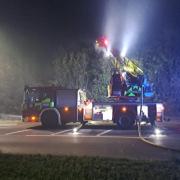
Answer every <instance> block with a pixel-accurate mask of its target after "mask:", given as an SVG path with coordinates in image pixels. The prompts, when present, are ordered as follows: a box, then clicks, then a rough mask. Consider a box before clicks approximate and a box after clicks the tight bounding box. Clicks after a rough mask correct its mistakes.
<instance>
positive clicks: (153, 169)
mask: <svg viewBox="0 0 180 180" xmlns="http://www.w3.org/2000/svg"><path fill="white" fill-rule="evenodd" d="M0 179H4V180H10V179H13V180H16V179H18V180H21V179H22V180H27V179H33V180H34V179H42V180H50V179H52V180H56V179H61V180H62V179H67V180H76V179H77V180H91V179H93V180H95V179H97V180H101V179H102V180H106V179H108V180H111V179H112V180H114V179H118V180H136V179H137V180H144V179H145V180H156V179H158V180H160V179H162V180H166V179H167V180H170V179H172V180H179V179H180V162H179V161H175V160H174V161H140V160H126V159H112V158H99V157H75V156H50V155H47V156H41V155H9V154H0Z"/></svg>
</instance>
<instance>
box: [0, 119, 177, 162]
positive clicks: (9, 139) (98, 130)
mask: <svg viewBox="0 0 180 180" xmlns="http://www.w3.org/2000/svg"><path fill="white" fill-rule="evenodd" d="M77 126H78V124H70V125H66V126H65V127H64V128H60V129H43V128H42V127H41V126H40V124H39V123H17V122H16V123H13V122H8V123H5V122H3V123H1V122H0V151H1V152H2V153H21V154H55V155H78V156H84V155H85V156H105V157H116V158H117V157H118V158H129V159H148V160H149V159H151V160H152V159H153V160H154V159H157V160H171V159H175V158H178V159H180V152H175V151H171V150H166V149H163V148H159V147H156V146H152V145H150V144H148V143H145V142H143V141H142V140H141V139H140V138H139V136H138V132H137V129H136V128H134V129H133V130H119V129H117V127H116V126H115V125H112V124H106V125H102V124H101V125H92V124H91V125H86V126H85V127H82V128H81V129H80V130H79V131H78V132H77V133H74V132H73V128H74V127H77ZM159 127H160V129H161V134H160V135H158V136H156V135H155V134H154V131H153V130H152V129H151V128H147V127H144V128H142V135H143V137H144V138H145V139H146V140H147V141H148V142H151V143H155V144H156V145H160V146H165V147H167V148H173V149H177V150H178V149H179V150H180V122H176V123H172V122H171V123H170V122H168V123H161V124H159Z"/></svg>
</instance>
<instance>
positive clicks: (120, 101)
mask: <svg viewBox="0 0 180 180" xmlns="http://www.w3.org/2000/svg"><path fill="white" fill-rule="evenodd" d="M108 43H109V41H108V40H107V39H106V38H105V37H102V38H100V39H98V40H96V47H97V48H103V49H104V50H105V51H108V48H109V47H108ZM110 52H111V53H110V54H111V56H112V57H111V63H112V65H113V66H114V68H113V73H112V76H111V81H110V84H109V86H108V97H107V99H106V100H104V101H98V102H97V101H94V102H91V101H88V100H87V98H86V93H85V91H83V90H78V89H65V88H62V87H56V86H49V87H28V86H26V87H25V88H24V102H23V111H22V117H23V121H31V122H32V121H40V122H41V123H42V125H43V126H45V127H57V126H62V125H64V124H66V123H69V122H80V123H82V124H84V123H86V122H89V121H100V120H101V121H112V122H113V123H115V124H117V125H118V126H119V127H120V128H123V129H128V128H131V127H133V126H134V125H135V124H136V123H137V120H138V118H139V116H141V121H143V122H145V123H149V124H151V125H152V126H154V125H155V122H156V120H158V121H162V120H163V118H164V106H163V104H162V103H157V102H153V100H152V98H151V97H152V96H153V92H152V87H151V86H150V84H149V83H148V82H147V79H146V78H145V76H144V72H143V70H142V69H141V68H140V67H139V66H138V64H137V62H135V61H133V60H131V59H129V58H127V57H122V56H121V55H120V52H118V51H117V50H115V49H112V50H111V51H110Z"/></svg>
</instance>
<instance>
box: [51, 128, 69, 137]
mask: <svg viewBox="0 0 180 180" xmlns="http://www.w3.org/2000/svg"><path fill="white" fill-rule="evenodd" d="M72 130H73V129H66V130H64V131H59V132H56V133H52V134H50V136H54V135H58V134H63V133H65V132H69V131H72Z"/></svg>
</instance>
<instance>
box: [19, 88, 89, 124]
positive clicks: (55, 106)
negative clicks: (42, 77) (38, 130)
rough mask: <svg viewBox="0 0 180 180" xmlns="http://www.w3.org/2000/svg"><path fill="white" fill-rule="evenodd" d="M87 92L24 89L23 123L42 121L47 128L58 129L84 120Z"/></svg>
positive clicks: (62, 89)
mask: <svg viewBox="0 0 180 180" xmlns="http://www.w3.org/2000/svg"><path fill="white" fill-rule="evenodd" d="M85 100H86V95H85V92H84V91H82V90H78V89H64V88H62V87H55V86H49V87H28V86H26V87H25V88H24V101H23V107H22V118H23V121H28V122H34V121H35V122H36V121H40V122H41V123H42V125H43V126H45V127H57V126H60V125H64V124H66V123H68V122H76V121H82V120H83V104H84V101H85Z"/></svg>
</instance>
